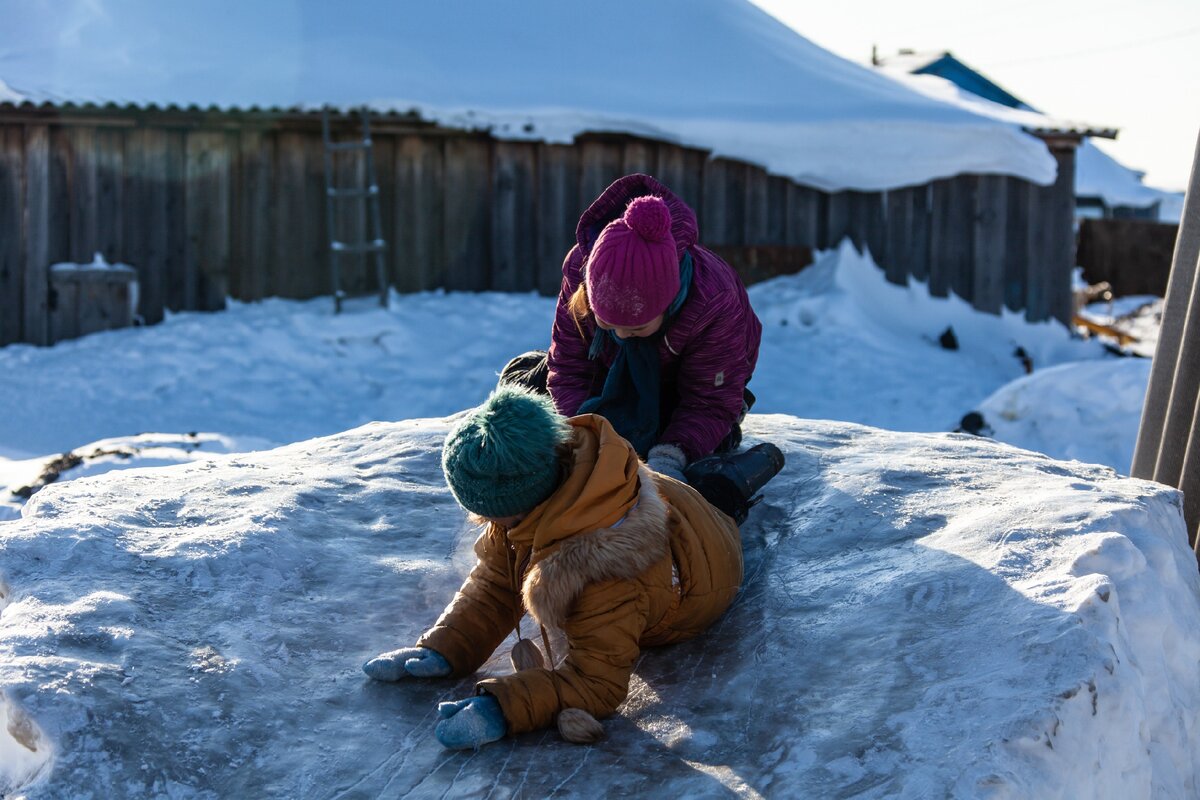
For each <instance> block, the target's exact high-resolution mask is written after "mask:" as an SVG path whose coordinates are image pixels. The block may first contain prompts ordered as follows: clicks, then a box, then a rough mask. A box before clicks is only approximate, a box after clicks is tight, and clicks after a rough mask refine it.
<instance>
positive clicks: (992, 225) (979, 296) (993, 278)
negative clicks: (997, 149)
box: [972, 175, 1008, 314]
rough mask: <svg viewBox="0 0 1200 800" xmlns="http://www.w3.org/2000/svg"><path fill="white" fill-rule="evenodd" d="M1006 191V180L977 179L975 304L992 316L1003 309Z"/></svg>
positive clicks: (1006, 228) (973, 299) (974, 238)
mask: <svg viewBox="0 0 1200 800" xmlns="http://www.w3.org/2000/svg"><path fill="white" fill-rule="evenodd" d="M1005 189H1006V184H1005V178H1004V177H1003V176H1000V175H980V176H978V178H977V179H976V191H975V230H974V232H973V241H972V244H973V247H974V250H973V258H972V261H973V269H974V278H973V281H972V284H973V286H974V292H975V293H974V297H973V298H972V304H973V305H974V306H975V308H977V309H978V310H980V311H986V312H988V313H989V314H999V313H1000V308H1001V307H1002V306H1003V305H1004V272H1005V267H1004V244H1005V240H1006V238H1007V236H1008V197H1007V195H1006V193H1005Z"/></svg>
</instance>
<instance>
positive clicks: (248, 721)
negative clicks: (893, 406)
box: [0, 416, 1200, 800]
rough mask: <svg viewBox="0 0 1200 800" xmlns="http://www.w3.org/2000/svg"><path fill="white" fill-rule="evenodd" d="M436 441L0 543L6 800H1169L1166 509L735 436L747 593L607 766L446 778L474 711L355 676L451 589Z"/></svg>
mask: <svg viewBox="0 0 1200 800" xmlns="http://www.w3.org/2000/svg"><path fill="white" fill-rule="evenodd" d="M450 422H451V421H450V420H414V421H409V422H402V423H390V424H373V425H368V426H365V427H362V428H358V429H356V430H352V431H349V432H346V433H343V434H339V435H337V436H333V437H329V438H325V439H319V440H315V441H308V442H302V443H298V444H295V445H291V446H288V447H285V448H282V449H278V450H274V451H269V452H260V453H253V454H244V455H235V456H225V457H218V458H216V459H213V460H210V461H206V462H203V463H198V464H190V465H180V466H176V467H168V468H160V469H155V470H144V471H140V470H139V471H128V472H113V473H109V474H106V475H101V476H97V477H94V478H89V479H85V480H76V481H71V482H70V483H66V484H59V485H54V486H51V487H50V488H48V489H46V490H44V491H43V492H41V493H40V494H38V495H36V496H35V498H34V500H33V501H32V502H31V503H30V506H29V508H28V509H27V511H26V517H25V518H24V519H22V520H21V521H19V522H13V523H5V524H0V576H2V578H3V581H4V585H5V591H4V600H3V602H4V604H5V606H4V610H3V614H2V615H0V690H2V691H3V698H4V699H3V701H2V702H0V714H3V715H4V716H5V717H6V719H7V720H9V723H8V724H7V726H6V728H5V729H6V730H7V731H8V734H7V735H5V734H4V733H3V732H2V730H0V757H2V758H3V760H2V761H0V765H2V767H0V774H2V775H3V778H2V779H0V785H2V786H4V788H3V789H0V791H8V792H15V791H23V792H24V793H25V796H27V797H28V798H30V800H42V798H55V800H60V799H61V798H75V797H80V798H82V797H96V796H117V795H120V796H170V797H174V798H188V797H250V796H279V797H299V796H304V797H374V796H395V797H399V796H405V795H410V796H412V797H441V796H446V794H447V793H449V795H452V796H474V797H487V796H491V797H518V796H533V797H544V796H548V795H551V794H554V793H559V794H562V795H563V796H578V797H594V796H601V795H607V796H618V795H620V796H636V795H644V794H649V793H654V794H656V795H663V796H674V797H685V796H687V797H710V796H725V795H726V794H727V793H728V792H729V791H733V792H735V793H737V794H741V795H745V796H754V793H758V794H760V795H762V796H768V797H771V796H774V797H784V796H791V797H797V796H810V797H818V796H819V797H832V796H849V795H854V796H862V797H897V796H899V797H913V798H918V797H922V798H923V797H935V796H936V797H942V796H959V797H979V796H991V797H1010V796H1011V797H1079V796H1094V797H1114V798H1117V797H1120V798H1125V797H1135V796H1151V795H1153V796H1155V797H1186V796H1193V795H1194V794H1195V788H1196V784H1195V780H1196V775H1195V770H1196V763H1197V755H1198V752H1197V746H1198V741H1197V730H1196V723H1197V719H1198V718H1197V712H1198V710H1200V687H1198V686H1197V683H1196V680H1195V665H1196V662H1197V660H1198V659H1200V575H1198V574H1197V572H1196V568H1195V559H1194V558H1193V556H1192V554H1191V553H1190V552H1189V550H1188V548H1187V546H1186V537H1185V536H1184V528H1183V523H1182V518H1181V514H1180V510H1179V498H1178V495H1177V494H1176V493H1175V492H1174V491H1172V490H1168V489H1166V488H1163V487H1161V486H1157V485H1155V484H1150V483H1144V482H1139V481H1134V480H1128V479H1118V478H1117V477H1115V476H1114V475H1113V474H1112V473H1111V472H1110V471H1109V470H1106V469H1103V468H1099V467H1089V466H1084V465H1078V464H1076V465H1068V464H1062V463H1058V462H1055V461H1052V460H1050V459H1047V458H1045V457H1043V456H1040V455H1035V454H1030V453H1026V452H1022V451H1018V450H1015V449H1013V448H1010V447H1007V446H1004V445H1000V444H996V443H993V442H989V441H986V440H982V439H976V438H969V437H963V436H955V435H949V434H940V435H920V434H901V433H888V432H884V431H879V430H873V429H869V428H864V427H858V426H854V425H849V424H845V423H833V422H802V421H799V420H796V419H793V418H788V417H784V416H752V417H751V420H750V422H749V431H750V434H751V438H767V439H770V440H772V441H775V442H777V443H779V444H780V445H781V446H782V447H783V449H784V450H785V451H786V453H787V457H788V466H787V469H786V471H785V472H784V473H783V474H781V476H780V477H779V478H777V479H776V481H775V482H773V483H772V484H771V485H770V486H769V489H768V491H767V499H766V502H765V503H764V504H763V505H762V506H760V507H759V508H758V509H757V510H756V511H755V512H754V515H753V518H752V521H751V522H750V523H749V524H748V525H747V526H746V527H745V528H744V544H745V549H746V552H747V560H748V571H747V572H748V574H747V580H746V586H745V590H744V592H743V593H742V595H741V596H740V597H739V599H738V600H737V602H736V604H735V605H734V607H733V608H732V609H731V611H730V612H729V613H728V614H727V615H726V616H725V617H724V618H723V620H722V621H721V622H720V623H719V624H717V625H716V626H715V627H714V628H713V629H712V630H711V631H710V632H709V633H708V634H707V635H705V636H703V637H701V638H699V639H697V640H695V641H693V642H690V643H685V644H682V645H677V646H674V647H671V648H667V649H659V650H651V651H648V652H646V653H645V654H644V657H643V658H642V659H641V661H640V662H639V664H638V667H637V670H636V677H635V679H634V681H633V683H632V686H631V693H630V696H629V699H628V700H627V701H626V703H625V704H624V706H623V707H622V709H621V710H620V713H619V714H618V716H616V717H615V718H613V719H611V720H609V721H608V722H607V723H606V728H607V732H608V738H607V739H606V740H605V741H604V742H602V743H601V744H599V745H596V746H593V747H579V746H573V745H568V744H565V743H563V742H561V741H560V740H559V739H558V737H557V735H556V734H554V733H544V734H543V733H538V734H532V735H527V736H523V737H520V738H516V739H507V740H504V741H503V742H501V743H498V744H495V745H492V746H489V747H487V748H485V749H483V750H482V751H480V752H478V753H449V752H447V751H445V750H443V749H442V748H441V747H440V745H438V744H437V742H436V740H434V738H433V736H432V728H433V722H434V718H435V713H434V709H435V706H436V703H437V702H438V701H439V700H444V699H451V698H457V697H461V696H464V695H466V694H468V693H470V691H471V683H472V682H471V681H470V680H463V681H457V682H456V681H433V682H416V681H413V682H411V683H405V684H403V685H385V684H377V683H372V682H370V681H368V680H366V679H365V678H364V676H363V675H362V674H361V672H360V671H359V665H360V663H361V662H362V661H363V660H365V659H366V658H368V657H369V656H371V655H373V654H375V653H376V652H378V651H380V650H383V649H390V648H392V647H395V646H398V645H404V644H407V643H410V642H412V641H413V639H414V638H415V637H416V636H417V635H418V634H419V633H420V631H421V630H422V629H423V628H424V627H425V626H426V625H428V624H429V623H430V622H431V621H432V620H433V619H434V618H435V616H436V615H437V613H438V612H439V611H440V609H441V608H442V606H443V605H444V604H445V602H446V601H447V600H448V599H449V598H450V596H451V593H452V592H453V590H454V589H455V588H456V586H457V584H458V582H459V581H460V579H461V577H462V575H463V574H464V573H465V571H466V570H467V569H468V568H469V565H470V561H471V558H470V549H469V548H470V544H471V539H472V538H473V532H472V531H471V530H470V529H469V528H468V526H467V525H466V523H465V521H464V519H463V517H462V515H461V513H460V512H459V511H458V510H457V508H456V506H455V505H454V503H453V501H452V498H451V497H450V495H449V493H448V492H447V490H446V489H445V488H444V486H443V483H442V479H441V476H440V471H439V466H438V448H439V445H440V442H441V440H442V438H443V436H444V435H445V433H446V431H447V429H448V426H449V424H450ZM508 644H511V639H510V640H509V643H506V645H504V646H502V647H501V650H500V651H499V652H498V654H497V658H496V659H494V660H493V662H491V663H490V664H489V666H488V667H486V668H485V672H498V671H504V670H505V669H507V667H506V650H507V647H508ZM14 719H16V720H19V721H20V722H19V724H16V725H14V724H12V722H11V721H12V720H14ZM13 754H16V755H18V756H19V758H13V757H11V756H12V755H13ZM664 792H665V795H664Z"/></svg>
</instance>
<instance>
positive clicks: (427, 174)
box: [392, 136, 446, 292]
mask: <svg viewBox="0 0 1200 800" xmlns="http://www.w3.org/2000/svg"><path fill="white" fill-rule="evenodd" d="M442 148H443V141H442V139H440V138H429V139H426V138H423V137H420V136H405V137H404V138H402V139H401V140H400V141H399V142H398V144H397V147H396V169H395V176H396V208H395V219H396V226H395V231H396V232H395V237H396V239H395V244H394V246H393V247H392V250H393V252H395V263H396V274H395V286H396V288H397V290H398V291H401V292H417V291H426V290H429V289H436V288H439V287H444V286H445V285H446V255H445V254H446V247H445V238H444V234H443V230H444V227H445V222H444V220H445V199H444V197H443V193H442V183H443V176H444V174H445V162H444V154H443V149H442Z"/></svg>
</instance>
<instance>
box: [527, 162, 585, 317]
mask: <svg viewBox="0 0 1200 800" xmlns="http://www.w3.org/2000/svg"><path fill="white" fill-rule="evenodd" d="M537 208H538V211H537V214H538V215H537V242H538V256H537V258H538V272H537V290H538V291H539V292H540V293H542V294H545V295H555V294H558V291H559V288H560V287H561V285H562V279H563V275H562V265H563V261H564V260H565V259H566V257H567V253H568V252H569V251H570V250H571V248H572V247H573V246H574V245H575V227H576V224H577V223H578V222H579V216H580V214H581V213H582V211H583V209H582V207H581V206H580V201H579V153H578V151H576V149H575V148H574V147H571V146H569V145H556V144H544V145H540V146H539V147H538V204H537Z"/></svg>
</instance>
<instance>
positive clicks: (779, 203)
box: [766, 175, 791, 245]
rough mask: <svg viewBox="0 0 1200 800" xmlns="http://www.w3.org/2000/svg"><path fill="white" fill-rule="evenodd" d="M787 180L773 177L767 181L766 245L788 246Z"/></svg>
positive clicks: (788, 182)
mask: <svg viewBox="0 0 1200 800" xmlns="http://www.w3.org/2000/svg"><path fill="white" fill-rule="evenodd" d="M790 183H791V181H789V180H788V179H787V178H781V177H779V176H778V175H772V176H770V178H769V179H768V180H767V234H766V243H767V244H772V245H783V244H787V238H788V184H790Z"/></svg>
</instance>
